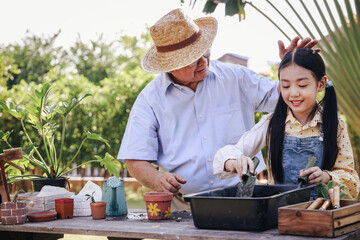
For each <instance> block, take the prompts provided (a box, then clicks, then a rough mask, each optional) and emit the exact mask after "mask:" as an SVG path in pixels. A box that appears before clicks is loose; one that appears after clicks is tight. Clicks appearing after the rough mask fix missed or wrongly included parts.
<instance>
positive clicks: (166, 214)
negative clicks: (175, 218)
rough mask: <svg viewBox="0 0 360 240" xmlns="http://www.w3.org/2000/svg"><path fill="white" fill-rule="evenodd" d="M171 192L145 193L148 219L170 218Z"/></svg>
mask: <svg viewBox="0 0 360 240" xmlns="http://www.w3.org/2000/svg"><path fill="white" fill-rule="evenodd" d="M172 199H173V194H172V193H169V192H150V193H145V194H144V200H145V202H146V211H147V216H148V219H153V220H162V219H169V218H170V208H171V200H172Z"/></svg>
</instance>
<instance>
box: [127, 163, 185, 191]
mask: <svg viewBox="0 0 360 240" xmlns="http://www.w3.org/2000/svg"><path fill="white" fill-rule="evenodd" d="M126 165H127V169H128V171H129V173H130V174H131V176H133V177H134V178H136V179H137V180H138V181H139V182H140V183H141V184H142V185H144V186H146V187H148V188H151V189H153V190H155V191H159V192H172V193H174V194H178V193H179V190H180V188H181V184H185V183H186V180H185V179H184V178H183V177H182V176H180V175H179V174H175V173H169V172H160V171H159V170H158V169H156V168H155V167H154V166H153V165H151V164H150V163H149V162H148V161H140V160H135V159H126Z"/></svg>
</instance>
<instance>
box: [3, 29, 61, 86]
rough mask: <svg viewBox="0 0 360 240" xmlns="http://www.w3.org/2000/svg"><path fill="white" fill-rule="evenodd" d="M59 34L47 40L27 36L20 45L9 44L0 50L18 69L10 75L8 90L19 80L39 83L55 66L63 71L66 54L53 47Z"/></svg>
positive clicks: (59, 48)
mask: <svg viewBox="0 0 360 240" xmlns="http://www.w3.org/2000/svg"><path fill="white" fill-rule="evenodd" d="M27 34H28V33H27ZM59 34H60V31H58V32H57V33H55V34H54V35H53V36H51V37H49V38H44V37H38V36H29V35H27V36H26V37H25V38H24V39H23V42H22V44H9V45H8V46H5V47H1V48H0V55H1V56H3V57H8V58H10V59H13V63H14V64H16V66H17V69H18V70H16V71H12V72H11V73H10V76H9V77H8V80H7V86H8V88H12V87H13V86H14V85H16V84H19V83H20V81H21V80H25V81H26V82H36V83H41V82H42V78H43V77H44V76H45V75H46V73H47V72H49V71H50V70H51V69H52V68H54V67H55V66H57V67H59V68H60V69H65V67H66V58H67V53H66V51H64V50H63V48H62V47H54V43H55V40H56V38H57V37H58V36H59Z"/></svg>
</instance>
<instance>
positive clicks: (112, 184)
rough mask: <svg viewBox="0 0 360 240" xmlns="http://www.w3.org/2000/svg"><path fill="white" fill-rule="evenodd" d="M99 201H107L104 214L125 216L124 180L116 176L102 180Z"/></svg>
mask: <svg viewBox="0 0 360 240" xmlns="http://www.w3.org/2000/svg"><path fill="white" fill-rule="evenodd" d="M101 201H104V202H107V204H106V216H126V215H127V213H128V211H127V206H126V199H125V191H124V182H123V180H122V179H119V178H117V177H111V178H109V179H108V180H104V184H103V192H102V197H101Z"/></svg>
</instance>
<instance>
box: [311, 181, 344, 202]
mask: <svg viewBox="0 0 360 240" xmlns="http://www.w3.org/2000/svg"><path fill="white" fill-rule="evenodd" d="M334 186H335V183H334V181H329V182H328V183H327V184H325V183H321V184H320V185H319V187H318V190H317V191H318V194H319V197H321V198H326V199H330V196H329V189H331V188H334ZM343 188H344V185H340V186H339V189H340V190H341V189H343ZM345 196H346V194H345V193H343V192H341V191H340V199H342V198H344V197H345Z"/></svg>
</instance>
